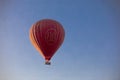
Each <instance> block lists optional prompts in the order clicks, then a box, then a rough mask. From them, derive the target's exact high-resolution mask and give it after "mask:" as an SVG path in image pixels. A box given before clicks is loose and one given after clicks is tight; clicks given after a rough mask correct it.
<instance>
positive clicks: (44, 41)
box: [29, 19, 65, 64]
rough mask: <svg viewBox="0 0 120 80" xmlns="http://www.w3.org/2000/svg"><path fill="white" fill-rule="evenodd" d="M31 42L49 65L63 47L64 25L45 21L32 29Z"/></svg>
mask: <svg viewBox="0 0 120 80" xmlns="http://www.w3.org/2000/svg"><path fill="white" fill-rule="evenodd" d="M29 35H30V40H31V42H32V44H33V45H34V47H35V48H36V49H37V50H38V51H39V53H40V54H41V55H42V56H43V58H44V59H45V60H46V64H49V60H50V59H51V58H52V56H53V55H54V54H55V52H56V51H57V49H58V48H59V47H60V46H61V44H62V43H63V40H64V36H65V31H64V29H63V27H62V25H61V24H60V23H59V22H57V21H55V20H51V19H43V20H40V21H38V22H36V23H35V24H33V26H32V27H31V28H30V33H29Z"/></svg>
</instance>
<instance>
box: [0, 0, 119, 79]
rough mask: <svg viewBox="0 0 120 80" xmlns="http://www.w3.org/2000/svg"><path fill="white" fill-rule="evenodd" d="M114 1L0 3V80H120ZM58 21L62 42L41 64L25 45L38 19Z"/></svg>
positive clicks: (19, 0) (21, 0) (1, 0)
mask: <svg viewBox="0 0 120 80" xmlns="http://www.w3.org/2000/svg"><path fill="white" fill-rule="evenodd" d="M119 5H120V1H119V0H0V80H119V79H120V77H119V74H120V70H119V69H120V68H119V67H120V63H119V62H120V59H119V58H120V53H119V52H120V51H119V50H120V49H119V48H120V46H119V40H120V39H119V31H120V30H119V29H120V28H119V27H120V15H119V13H120V6H119ZM44 18H50V19H55V20H57V21H59V22H60V23H61V24H62V25H63V27H64V29H65V32H66V36H65V40H64V43H63V45H62V46H61V47H60V49H59V50H58V51H57V52H56V54H55V55H54V57H53V58H52V60H51V62H52V64H51V65H50V66H48V65H44V59H43V58H42V57H41V56H40V55H39V53H38V52H37V51H36V49H35V48H34V47H33V46H32V44H31V43H30V40H29V29H30V27H31V25H32V24H33V23H35V22H36V21H38V20H41V19H44Z"/></svg>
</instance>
